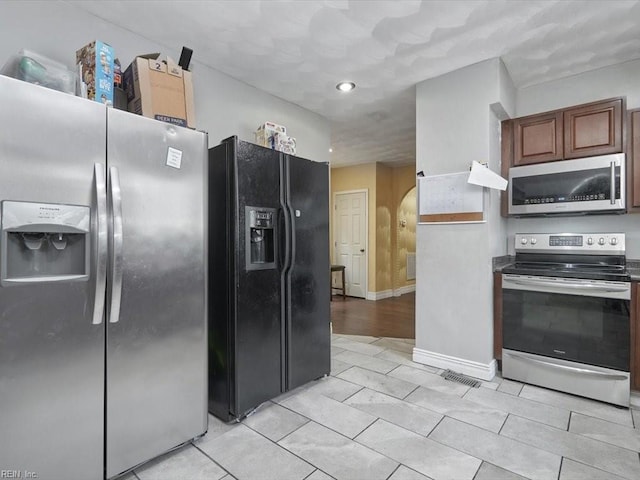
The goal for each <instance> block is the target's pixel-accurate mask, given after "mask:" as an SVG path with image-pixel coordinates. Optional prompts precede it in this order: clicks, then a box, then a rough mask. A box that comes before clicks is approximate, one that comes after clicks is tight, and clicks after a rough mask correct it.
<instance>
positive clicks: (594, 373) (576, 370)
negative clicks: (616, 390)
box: [505, 352, 627, 380]
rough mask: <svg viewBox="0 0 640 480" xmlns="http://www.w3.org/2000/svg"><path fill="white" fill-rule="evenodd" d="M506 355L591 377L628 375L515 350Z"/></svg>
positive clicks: (622, 376) (620, 377)
mask: <svg viewBox="0 0 640 480" xmlns="http://www.w3.org/2000/svg"><path fill="white" fill-rule="evenodd" d="M505 355H510V356H512V357H516V358H519V359H521V360H524V361H527V362H532V363H538V364H540V365H544V366H545V367H551V368H559V369H561V370H568V371H570V372H574V373H579V374H581V375H587V376H590V377H599V378H610V379H611V380H626V379H627V377H626V376H624V375H617V374H615V373H605V372H598V371H597V370H591V369H589V368H579V367H571V366H569V365H561V364H559V363H555V362H547V361H544V360H538V359H537V358H531V357H529V356H528V355H518V354H517V353H514V352H509V353H505Z"/></svg>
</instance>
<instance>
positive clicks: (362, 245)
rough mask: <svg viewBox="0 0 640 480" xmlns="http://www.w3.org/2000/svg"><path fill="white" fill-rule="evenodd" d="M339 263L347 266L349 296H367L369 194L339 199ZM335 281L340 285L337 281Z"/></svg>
mask: <svg viewBox="0 0 640 480" xmlns="http://www.w3.org/2000/svg"><path fill="white" fill-rule="evenodd" d="M334 211H335V237H334V238H335V241H334V245H335V248H336V256H335V258H336V263H338V264H339V265H344V266H345V267H346V268H345V276H346V294H347V295H349V296H351V297H361V298H366V296H367V255H368V252H367V193H366V192H364V191H363V192H354V193H338V194H336V196H335V207H334ZM334 281H338V280H337V278H336V280H334Z"/></svg>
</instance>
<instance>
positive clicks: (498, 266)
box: [493, 255, 640, 282]
mask: <svg viewBox="0 0 640 480" xmlns="http://www.w3.org/2000/svg"><path fill="white" fill-rule="evenodd" d="M515 260H516V257H515V256H513V255H503V256H501V257H493V272H494V273H500V272H502V269H503V268H504V267H506V266H508V265H511V264H512V263H513V262H515ZM627 272H629V275H630V276H631V281H632V282H640V260H636V259H632V258H628V259H627Z"/></svg>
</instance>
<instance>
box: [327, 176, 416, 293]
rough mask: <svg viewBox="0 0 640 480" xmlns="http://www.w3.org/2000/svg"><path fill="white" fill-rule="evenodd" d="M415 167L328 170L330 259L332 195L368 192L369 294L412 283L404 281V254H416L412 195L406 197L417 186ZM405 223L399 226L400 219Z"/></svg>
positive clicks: (332, 252)
mask: <svg viewBox="0 0 640 480" xmlns="http://www.w3.org/2000/svg"><path fill="white" fill-rule="evenodd" d="M415 172H416V170H415V166H414V165H409V166H406V167H399V168H390V167H387V166H384V165H382V164H375V163H369V164H364V165H356V166H352V167H341V168H332V169H331V205H332V207H331V208H332V210H331V212H332V221H331V258H332V259H334V257H335V247H334V245H335V244H334V237H333V228H334V224H333V212H335V208H334V206H333V204H334V201H333V199H334V194H335V193H338V192H345V191H352V190H362V189H366V190H367V191H368V208H369V226H368V242H369V257H368V269H369V271H368V276H367V281H368V285H367V291H368V292H384V291H389V290H394V289H397V288H399V287H405V286H407V285H412V284H414V283H415V282H414V281H409V282H407V280H406V253H407V251H409V252H414V251H415V231H416V229H415V224H416V211H415V193H414V194H413V197H411V196H410V195H409V196H407V197H406V198H405V196H406V195H407V192H409V191H410V190H411V189H412V188H413V187H415V184H416V174H415ZM401 217H402V218H405V219H406V220H407V225H406V226H405V227H400V223H399V222H400V218H401Z"/></svg>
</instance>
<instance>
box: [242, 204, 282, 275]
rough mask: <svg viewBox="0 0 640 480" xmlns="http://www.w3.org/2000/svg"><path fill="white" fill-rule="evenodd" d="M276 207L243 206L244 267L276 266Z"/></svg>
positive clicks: (261, 267)
mask: <svg viewBox="0 0 640 480" xmlns="http://www.w3.org/2000/svg"><path fill="white" fill-rule="evenodd" d="M275 221H276V209H274V208H262V207H245V227H246V228H245V237H246V241H245V245H246V255H245V257H246V269H247V270H268V269H272V268H276V239H275Z"/></svg>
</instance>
